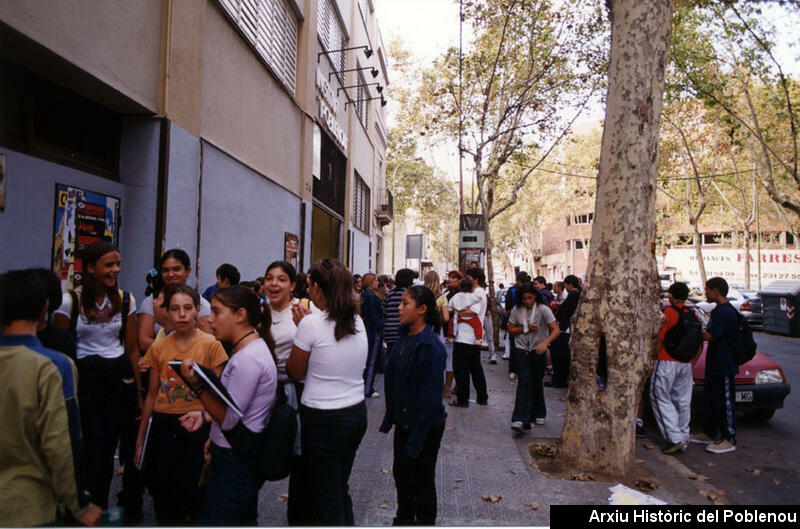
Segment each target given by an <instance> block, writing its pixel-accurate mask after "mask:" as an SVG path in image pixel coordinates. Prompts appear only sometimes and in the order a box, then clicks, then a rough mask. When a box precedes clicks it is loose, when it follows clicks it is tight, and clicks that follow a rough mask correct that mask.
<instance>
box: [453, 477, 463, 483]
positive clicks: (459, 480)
mask: <svg viewBox="0 0 800 529" xmlns="http://www.w3.org/2000/svg"><path fill="white" fill-rule="evenodd" d="M462 481H464V480H463V479H462V478H456V479H454V480H453V482H454V483H461V482H462Z"/></svg>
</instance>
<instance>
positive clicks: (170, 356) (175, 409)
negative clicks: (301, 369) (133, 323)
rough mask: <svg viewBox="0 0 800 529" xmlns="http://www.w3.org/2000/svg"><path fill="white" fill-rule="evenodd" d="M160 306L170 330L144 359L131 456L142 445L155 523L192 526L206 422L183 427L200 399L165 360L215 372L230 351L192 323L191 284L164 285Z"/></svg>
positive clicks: (195, 303)
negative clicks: (143, 389) (146, 377)
mask: <svg viewBox="0 0 800 529" xmlns="http://www.w3.org/2000/svg"><path fill="white" fill-rule="evenodd" d="M164 306H165V308H166V309H167V311H168V312H167V313H168V315H169V319H170V325H171V326H172V328H173V329H174V332H173V333H172V334H170V335H169V336H167V337H166V338H164V339H162V340H159V341H157V342H155V343H154V344H153V345H151V346H150V348H149V349H148V350H147V354H146V355H145V358H144V359H145V362H146V363H147V365H148V366H150V381H149V387H148V391H147V399H146V400H145V404H144V410H143V412H142V421H141V425H140V427H139V435H138V438H137V439H136V455H135V461H137V462H138V461H139V460H140V457H141V454H142V450H144V451H145V460H144V475H145V482H146V483H147V488H148V489H149V490H150V494H151V495H152V496H153V504H154V507H155V514H156V520H158V523H159V524H160V525H193V523H194V517H195V514H196V510H197V506H198V504H199V488H198V486H197V483H198V481H199V479H200V475H201V473H202V470H203V463H204V460H203V444H204V443H205V442H206V439H208V427H205V428H198V430H197V431H194V432H188V431H187V430H185V429H184V428H182V427H181V423H180V418H181V416H183V415H185V414H186V413H188V412H191V411H202V409H203V404H202V403H201V402H200V401H199V400H198V398H197V395H196V394H193V393H192V392H191V391H190V388H189V387H187V386H186V383H185V382H184V381H183V379H181V377H180V375H178V373H177V372H175V370H174V369H173V368H172V367H170V365H169V364H168V362H171V361H176V360H185V359H191V360H192V361H195V362H197V363H199V364H200V365H203V366H205V367H208V368H210V369H212V370H213V371H214V372H215V373H216V374H217V375H219V374H220V373H221V372H222V366H223V364H224V363H225V362H226V361H227V359H228V356H227V355H226V354H225V351H224V349H223V348H222V344H220V343H219V342H218V341H217V340H216V339H214V337H213V336H211V335H210V334H206V333H204V332H201V331H199V330H198V329H197V328H196V326H195V319H196V317H197V311H198V308H199V306H200V295H199V294H198V293H197V292H196V291H195V290H194V289H193V288H191V287H188V286H186V285H184V284H181V283H171V284H169V285H167V286H166V287H165V288H164ZM151 417H152V419H153V420H152V424H151V425H150V432H149V435H148V438H147V445H146V446H144V441H145V433H146V432H147V427H148V421H149V419H150V418H151Z"/></svg>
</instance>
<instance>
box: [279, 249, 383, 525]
mask: <svg viewBox="0 0 800 529" xmlns="http://www.w3.org/2000/svg"><path fill="white" fill-rule="evenodd" d="M308 277H309V282H310V285H309V288H308V294H309V296H310V297H311V301H313V303H314V305H316V306H317V307H318V308H319V309H320V312H314V313H312V312H310V311H309V310H308V309H306V308H304V307H302V306H295V307H294V308H293V310H294V311H295V312H296V313H297V315H298V316H299V317H301V319H300V321H299V323H298V325H297V334H296V335H295V339H294V347H293V348H292V353H291V355H290V356H289V359H288V360H287V362H286V372H287V373H288V374H289V376H290V377H291V378H292V379H294V380H300V379H302V378H304V377H305V385H304V388H303V395H302V397H301V401H300V402H301V406H300V424H301V432H302V434H301V436H302V452H303V458H304V463H305V466H306V468H307V470H308V477H309V489H308V494H309V496H310V497H309V498H308V500H309V501H310V503H311V512H310V517H311V520H310V521H309V523H310V524H311V525H354V518H353V508H352V502H351V500H350V496H349V493H348V480H349V478H350V471H351V469H352V467H353V461H354V460H355V456H356V450H358V445H359V444H360V443H361V439H362V438H363V437H364V432H365V431H366V428H367V407H366V404H365V402H364V379H363V378H362V373H363V371H364V366H365V364H366V360H367V349H368V346H367V333H366V329H365V328H364V322H363V321H362V320H361V317H360V316H359V315H358V314H357V307H356V301H355V298H354V297H353V276H352V275H351V274H350V272H349V271H348V270H347V269H346V268H345V267H344V266H343V265H342V263H340V262H339V261H337V260H335V259H323V260H322V261H319V262H318V263H316V264H314V266H312V267H311V270H310V271H309V274H308Z"/></svg>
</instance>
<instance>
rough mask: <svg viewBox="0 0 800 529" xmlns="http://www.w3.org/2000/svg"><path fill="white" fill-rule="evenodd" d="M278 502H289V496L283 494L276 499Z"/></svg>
mask: <svg viewBox="0 0 800 529" xmlns="http://www.w3.org/2000/svg"><path fill="white" fill-rule="evenodd" d="M278 501H279V502H281V503H286V502H288V501H289V495H288V494H287V493H285V492H284V493H283V494H281V495H280V496H279V497H278Z"/></svg>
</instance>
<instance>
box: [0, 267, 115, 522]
mask: <svg viewBox="0 0 800 529" xmlns="http://www.w3.org/2000/svg"><path fill="white" fill-rule="evenodd" d="M47 304H48V303H47V293H46V291H45V286H44V283H42V281H41V279H39V277H38V276H37V274H36V272H35V271H34V270H14V271H11V272H7V273H5V274H3V275H0V326H1V327H2V329H3V331H2V334H0V387H2V388H3V398H2V399H0V417H2V418H3V428H2V429H0V491H2V493H3V496H2V499H0V526H5V527H9V526H35V525H54V524H55V523H56V515H57V512H56V509H57V505H58V504H64V505H66V507H67V508H68V509H69V511H70V512H71V513H72V515H73V516H74V517H75V518H76V519H77V520H78V521H80V522H81V523H84V524H86V525H89V526H93V525H95V524H96V523H97V522H98V521H99V519H100V515H101V510H100V507H98V506H97V505H94V504H91V503H89V494H88V492H87V491H86V490H85V489H84V487H83V476H82V466H83V463H82V455H83V446H82V440H81V434H80V431H81V426H80V415H79V413H78V402H77V397H76V392H75V388H76V385H77V376H76V371H75V366H74V365H73V363H72V361H71V360H70V359H69V358H67V357H66V356H64V355H63V354H61V353H57V352H55V351H53V350H51V349H47V348H45V347H43V346H42V343H41V342H40V341H39V339H38V338H36V331H37V329H38V327H39V323H40V322H41V321H42V320H43V319H44V317H45V314H46V313H47ZM66 447H68V449H65V448H66Z"/></svg>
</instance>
